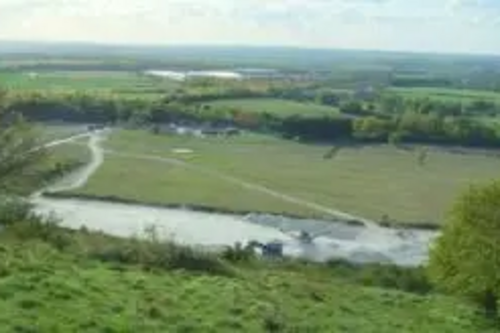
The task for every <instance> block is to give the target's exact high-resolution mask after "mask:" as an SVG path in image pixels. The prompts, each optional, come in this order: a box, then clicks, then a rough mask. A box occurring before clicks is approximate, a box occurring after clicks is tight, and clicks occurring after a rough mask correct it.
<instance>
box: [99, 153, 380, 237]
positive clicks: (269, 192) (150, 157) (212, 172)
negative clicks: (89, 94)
mask: <svg viewBox="0 0 500 333" xmlns="http://www.w3.org/2000/svg"><path fill="white" fill-rule="evenodd" d="M104 152H105V153H106V154H110V155H115V156H121V157H126V158H133V159H140V160H150V161H156V162H161V163H168V164H174V165H180V166H183V167H185V168H189V169H191V170H195V171H197V172H199V173H203V174H205V175H207V176H209V177H215V178H219V179H221V180H223V181H227V182H230V183H233V184H236V185H238V186H240V187H243V188H246V189H250V190H253V191H258V192H261V193H264V194H267V195H270V196H273V197H275V198H278V199H281V200H284V201H287V202H290V203H294V204H297V205H301V206H303V207H307V208H310V209H313V210H316V211H318V212H321V213H326V214H328V215H330V216H332V217H334V218H337V219H341V220H355V221H360V222H362V223H364V224H365V225H366V226H367V227H372V228H380V227H379V226H378V225H377V224H376V223H375V222H373V221H371V220H368V219H366V218H362V217H359V216H355V215H352V214H348V213H345V212H342V211H339V210H337V209H333V208H330V207H326V206H323V205H320V204H317V203H314V202H311V201H307V200H304V199H300V198H297V197H294V196H291V195H289V194H286V193H282V192H279V191H276V190H274V189H271V188H269V187H267V186H263V185H260V184H256V183H251V182H248V181H245V180H242V179H239V178H236V177H233V176H231V175H228V174H226V173H221V172H219V171H216V170H212V169H209V168H206V167H200V166H197V165H193V164H190V163H187V162H184V161H181V160H178V159H175V158H167V157H160V156H156V155H147V154H131V153H121V152H118V151H114V150H109V149H106V150H104Z"/></svg>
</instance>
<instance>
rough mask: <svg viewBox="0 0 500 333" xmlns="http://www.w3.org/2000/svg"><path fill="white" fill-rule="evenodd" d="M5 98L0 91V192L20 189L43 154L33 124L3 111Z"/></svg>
mask: <svg viewBox="0 0 500 333" xmlns="http://www.w3.org/2000/svg"><path fill="white" fill-rule="evenodd" d="M5 98H6V94H5V93H1V92H0V194H5V193H11V192H18V191H22V190H23V188H24V186H26V184H29V183H30V182H31V181H33V179H34V178H35V177H36V167H37V166H38V165H39V164H40V163H41V162H42V160H43V158H44V156H45V151H44V149H42V148H37V147H38V146H39V145H40V142H39V140H38V135H37V133H36V131H35V130H34V128H33V127H32V126H30V125H29V124H28V123H26V122H25V121H24V119H23V118H22V117H21V116H20V115H19V114H16V113H13V112H9V111H7V107H6V103H5Z"/></svg>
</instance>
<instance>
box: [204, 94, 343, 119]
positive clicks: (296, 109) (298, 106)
mask: <svg viewBox="0 0 500 333" xmlns="http://www.w3.org/2000/svg"><path fill="white" fill-rule="evenodd" d="M207 104H208V105H211V106H215V107H228V108H234V109H237V110H241V111H246V112H256V113H264V112H266V113H269V114H273V115H277V116H290V115H302V116H324V115H338V114H339V110H338V109H337V108H333V107H328V106H322V105H318V104H310V103H299V102H293V101H287V100H281V99H274V98H247V99H230V100H220V101H215V102H210V103H207Z"/></svg>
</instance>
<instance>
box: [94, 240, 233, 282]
mask: <svg viewBox="0 0 500 333" xmlns="http://www.w3.org/2000/svg"><path fill="white" fill-rule="evenodd" d="M88 255H89V256H90V257H91V258H94V259H99V260H102V261H105V262H113V263H119V264H135V265H140V266H141V267H143V268H145V269H148V270H155V269H164V270H176V269H180V270H182V269H184V270H188V271H192V272H203V273H208V274H214V275H225V276H229V275H232V273H233V272H232V270H231V268H230V267H229V265H228V264H227V263H225V262H224V261H223V260H222V259H221V258H219V257H218V256H217V255H215V254H211V253H207V252H203V251H201V250H196V249H194V248H192V247H189V246H183V245H178V244H175V243H173V242H168V241H160V240H159V239H157V238H156V237H150V239H144V240H143V239H127V240H121V239H120V240H115V241H114V242H112V243H111V244H110V243H109V242H108V243H106V244H104V245H101V246H96V247H95V248H92V249H90V250H89V252H88Z"/></svg>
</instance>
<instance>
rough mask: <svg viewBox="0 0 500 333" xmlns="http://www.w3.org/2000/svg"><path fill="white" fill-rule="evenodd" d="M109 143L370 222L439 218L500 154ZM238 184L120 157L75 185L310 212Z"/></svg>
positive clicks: (491, 172) (129, 135)
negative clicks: (421, 157) (422, 158)
mask: <svg viewBox="0 0 500 333" xmlns="http://www.w3.org/2000/svg"><path fill="white" fill-rule="evenodd" d="M105 145H106V146H107V147H109V148H112V149H115V150H118V151H121V152H135V153H141V154H151V155H157V156H163V157H174V158H177V159H184V160H186V161H187V162H188V163H190V164H192V165H195V166H200V167H203V168H207V169H210V170H216V171H218V172H220V173H222V174H224V175H229V176H234V177H237V178H240V179H243V180H246V181H249V182H254V183H258V184H261V185H266V186H268V187H269V188H272V189H274V190H276V191H280V192H283V193H286V194H288V195H292V196H294V197H297V198H302V199H306V200H308V201H312V202H315V203H318V204H322V205H324V206H328V207H332V208H338V209H340V210H343V211H346V212H351V213H353V214H358V215H361V216H366V217H369V218H373V219H380V218H381V217H382V216H383V215H385V214H387V215H389V217H391V218H392V219H395V220H397V221H401V222H404V223H408V222H412V223H415V222H416V223H418V222H434V223H439V221H440V220H441V218H442V217H443V214H444V213H445V212H446V211H447V210H448V208H449V207H450V205H451V203H452V202H453V200H454V199H455V196H456V194H457V193H460V192H461V191H462V190H464V189H465V188H466V187H467V186H468V185H469V184H470V183H476V182H485V181H489V180H491V179H493V178H498V177H499V176H500V172H499V170H500V159H499V158H497V157H493V156H485V155H481V154H479V153H478V154H453V153H449V152H446V151H445V150H442V149H434V150H432V149H431V151H430V152H429V156H428V160H427V162H426V165H424V166H419V165H418V163H417V153H416V152H414V151H406V150H402V149H396V148H394V147H391V146H365V147H358V148H356V147H345V148H342V149H341V150H340V152H339V153H338V155H337V156H336V157H334V158H333V159H331V160H325V159H323V155H324V154H325V153H326V152H327V151H328V150H329V149H330V147H325V146H314V145H303V144H299V143H295V142H291V141H284V140H280V139H276V138H272V137H267V136H259V135H252V134H247V135H244V136H241V137H237V138H234V139H218V138H208V139H197V138H188V137H175V136H163V135H160V136H155V135H152V134H149V133H146V132H143V131H118V132H114V134H112V135H111V137H110V139H109V140H108V142H106V143H105ZM177 148H188V149H192V150H193V151H194V153H193V154H191V155H179V154H175V153H173V152H172V150H173V149H177ZM169 173H170V174H169ZM123 179H127V182H124V181H123ZM238 191H239V190H238V189H236V188H235V187H234V186H233V185H232V184H227V183H226V182H225V181H223V180H222V179H219V178H217V177H212V178H210V177H206V176H204V175H202V174H196V172H195V171H192V170H191V171H189V172H186V171H185V170H184V171H183V170H181V169H179V168H177V169H176V168H173V167H172V166H170V165H168V164H163V163H159V162H157V161H148V160H136V159H123V160H121V162H120V160H118V159H116V158H112V159H108V160H107V161H106V162H105V163H104V166H103V167H102V168H101V169H100V170H98V171H97V173H96V175H94V176H93V177H92V178H91V180H90V182H89V183H88V185H87V186H86V187H85V188H84V189H82V190H81V191H79V192H83V193H85V194H93V195H102V194H104V193H105V194H106V195H114V196H117V197H123V198H126V199H138V200H140V201H144V202H157V203H158V202H161V203H171V202H172V201H173V200H175V199H177V198H182V201H183V202H191V203H192V204H200V203H202V202H203V203H213V204H218V205H219V206H220V205H223V206H224V207H225V208H228V209H233V208H237V209H243V210H246V208H245V207H248V209H255V208H256V207H260V208H261V209H259V210H260V211H266V210H271V211H276V210H282V209H286V210H287V211H290V212H293V213H297V212H299V213H301V214H303V215H309V214H310V210H309V209H307V210H305V211H304V210H303V208H302V207H298V205H295V204H294V205H293V207H292V206H290V205H289V204H279V203H277V202H276V200H277V199H274V198H273V197H270V196H269V195H268V194H264V193H260V192H255V193H254V194H253V196H252V193H250V192H249V191H243V190H242V191H241V193H242V194H241V195H236V194H235V193H237V192H238ZM243 193H244V194H243ZM241 198H245V199H244V200H242V199H241ZM266 202H269V203H270V204H267V203H266ZM274 207H279V209H275V208H274Z"/></svg>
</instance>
